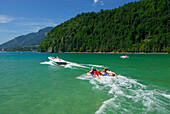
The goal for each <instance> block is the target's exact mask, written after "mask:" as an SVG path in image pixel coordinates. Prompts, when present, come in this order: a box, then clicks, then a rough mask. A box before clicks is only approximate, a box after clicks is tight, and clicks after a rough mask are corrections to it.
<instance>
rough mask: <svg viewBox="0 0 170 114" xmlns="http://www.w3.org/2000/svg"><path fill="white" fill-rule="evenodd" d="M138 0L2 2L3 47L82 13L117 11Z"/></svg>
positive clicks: (1, 40) (15, 0)
mask: <svg viewBox="0 0 170 114" xmlns="http://www.w3.org/2000/svg"><path fill="white" fill-rule="evenodd" d="M134 1H137V0H0V45H1V44H3V43H5V42H7V41H9V40H11V39H14V38H15V37H18V36H20V35H26V34H28V33H31V32H37V31H38V30H40V29H42V28H45V27H49V26H50V27H55V26H57V25H59V24H61V23H63V22H65V21H67V20H69V19H70V18H72V17H75V16H76V15H77V14H81V13H82V12H84V13H86V12H92V11H94V12H99V11H100V9H104V10H106V9H114V8H118V7H119V6H122V5H124V4H126V3H129V2H134Z"/></svg>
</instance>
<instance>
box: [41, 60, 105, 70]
mask: <svg viewBox="0 0 170 114" xmlns="http://www.w3.org/2000/svg"><path fill="white" fill-rule="evenodd" d="M65 62H66V63H67V64H66V65H59V66H63V67H65V68H70V69H78V68H84V69H86V70H87V69H88V70H90V69H91V67H95V68H104V66H103V65H92V64H78V63H74V62H70V61H65ZM40 64H48V65H57V64H56V63H54V62H53V61H44V62H41V63H40ZM57 66H58V65H57ZM88 70H87V71H88Z"/></svg>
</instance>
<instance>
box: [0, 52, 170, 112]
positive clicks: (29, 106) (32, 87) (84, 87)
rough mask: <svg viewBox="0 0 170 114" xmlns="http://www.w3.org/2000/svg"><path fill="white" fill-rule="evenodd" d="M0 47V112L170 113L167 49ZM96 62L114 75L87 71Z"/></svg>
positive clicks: (169, 64) (98, 67)
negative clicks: (95, 50) (91, 50)
mask: <svg viewBox="0 0 170 114" xmlns="http://www.w3.org/2000/svg"><path fill="white" fill-rule="evenodd" d="M53 55H54V54H51V53H0V114H19V113H22V114H30V113H33V114H51V113H59V114H61V113H69V114H70V113H73V114H76V113H86V114H93V113H99V114H100V113H101V114H103V113H107V114H110V113H165V114H167V113H170V108H169V107H170V106H169V105H170V73H169V71H170V55H169V54H128V56H129V58H128V59H121V58H120V56H121V55H122V54H90V53H58V54H57V53H56V54H55V55H56V56H57V55H59V56H60V58H62V59H64V60H67V61H71V62H72V63H71V64H68V65H66V66H58V65H53V64H51V63H50V62H49V61H48V58H47V57H48V56H53ZM92 66H94V67H95V68H97V69H98V70H100V71H101V70H102V69H103V68H104V67H107V68H109V69H110V70H112V71H114V72H115V73H116V74H118V76H117V77H109V76H105V77H102V76H101V77H100V80H98V79H97V78H93V77H91V76H87V75H86V72H87V71H88V70H89V69H90V68H91V67H92Z"/></svg>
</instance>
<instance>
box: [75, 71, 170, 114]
mask: <svg viewBox="0 0 170 114" xmlns="http://www.w3.org/2000/svg"><path fill="white" fill-rule="evenodd" d="M77 79H81V80H88V81H89V82H90V83H91V84H92V85H93V89H97V90H100V91H102V92H106V93H107V95H109V96H111V98H110V99H108V100H106V101H104V102H103V104H102V105H101V106H100V108H99V109H98V110H97V111H96V114H101V113H102V114H103V113H118V112H119V113H138V112H140V113H146V112H148V113H170V110H169V100H170V97H169V95H167V94H166V93H165V91H161V90H159V89H157V88H155V89H150V87H149V86H146V85H143V84H141V83H139V82H137V80H135V79H130V78H127V77H125V76H121V75H118V76H116V77H110V76H100V80H98V79H97V78H93V77H91V76H87V75H86V74H84V75H82V76H79V77H77Z"/></svg>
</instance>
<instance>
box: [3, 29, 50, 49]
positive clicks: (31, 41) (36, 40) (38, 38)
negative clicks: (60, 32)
mask: <svg viewBox="0 0 170 114" xmlns="http://www.w3.org/2000/svg"><path fill="white" fill-rule="evenodd" d="M52 28H53V27H46V28H44V29H41V30H39V31H38V32H36V33H29V34H27V35H22V36H18V37H16V38H14V39H12V40H10V41H8V42H6V43H4V44H2V45H0V49H5V50H9V49H15V51H17V49H20V48H25V47H34V46H36V45H40V43H41V42H42V41H43V39H44V38H45V37H46V36H47V33H48V32H50V31H51V29H52ZM25 51H26V50H25Z"/></svg>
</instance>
